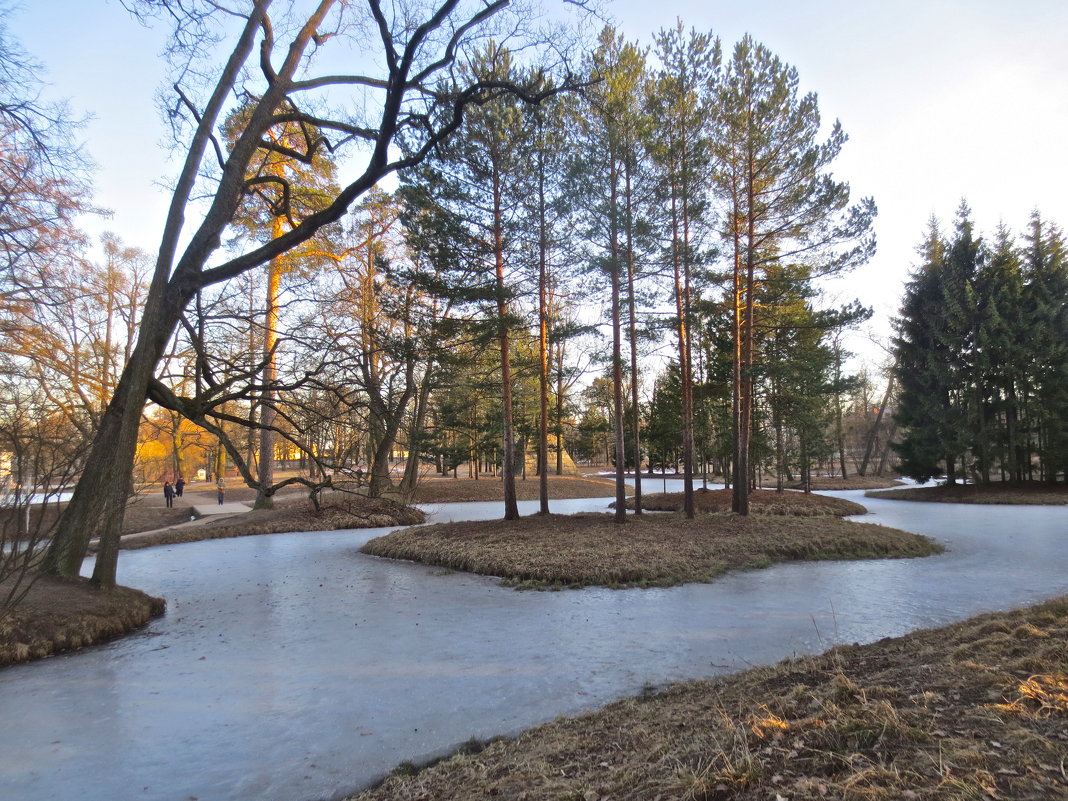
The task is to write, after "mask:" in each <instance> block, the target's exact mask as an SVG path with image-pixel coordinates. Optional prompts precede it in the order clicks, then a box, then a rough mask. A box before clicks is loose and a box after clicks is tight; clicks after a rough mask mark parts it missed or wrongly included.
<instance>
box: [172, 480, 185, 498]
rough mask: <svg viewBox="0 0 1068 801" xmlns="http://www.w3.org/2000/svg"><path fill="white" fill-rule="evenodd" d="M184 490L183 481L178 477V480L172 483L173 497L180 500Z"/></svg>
mask: <svg viewBox="0 0 1068 801" xmlns="http://www.w3.org/2000/svg"><path fill="white" fill-rule="evenodd" d="M184 489H185V479H184V478H182V477H181V476H178V480H177V481H175V482H174V497H176V498H181V497H182V490H184Z"/></svg>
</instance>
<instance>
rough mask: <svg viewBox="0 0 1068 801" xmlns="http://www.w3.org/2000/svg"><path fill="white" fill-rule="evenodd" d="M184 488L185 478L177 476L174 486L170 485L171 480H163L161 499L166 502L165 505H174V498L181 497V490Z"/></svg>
mask: <svg viewBox="0 0 1068 801" xmlns="http://www.w3.org/2000/svg"><path fill="white" fill-rule="evenodd" d="M184 490H185V479H184V478H182V477H181V476H178V480H177V481H175V482H174V486H173V487H172V486H171V482H169V481H164V482H163V499H164V500H165V501H166V502H167V507H168V508H170V507H172V506H174V499H175V498H181V497H182V492H183V491H184Z"/></svg>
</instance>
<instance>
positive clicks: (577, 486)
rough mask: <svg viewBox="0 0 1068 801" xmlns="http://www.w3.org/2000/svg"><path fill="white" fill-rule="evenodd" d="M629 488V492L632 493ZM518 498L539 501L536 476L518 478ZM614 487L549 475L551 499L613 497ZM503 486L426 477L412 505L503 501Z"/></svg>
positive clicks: (603, 482)
mask: <svg viewBox="0 0 1068 801" xmlns="http://www.w3.org/2000/svg"><path fill="white" fill-rule="evenodd" d="M630 491H631V490H630V488H629V487H628V492H630ZM515 492H516V498H517V499H518V500H521V501H536V500H537V499H538V498H539V497H540V496H539V494H538V493H539V483H538V478H537V476H530V477H528V478H527V479H525V480H524V479H517V480H516V482H515ZM614 495H615V484H614V483H613V482H612V481H607V480H605V479H602V478H586V477H582V476H549V497H550V498H611V497H613V496H614ZM503 500H504V485H503V484H502V483H501V480H500V479H499V478H494V477H492V476H483V477H482V478H480V479H478V480H477V481H476V480H474V479H470V478H436V477H432V478H424V479H423V480H422V481H420V482H419V486H418V487H417V488H416V490H415V497H414V499H413V500H412V502H413V503H473V502H478V501H503Z"/></svg>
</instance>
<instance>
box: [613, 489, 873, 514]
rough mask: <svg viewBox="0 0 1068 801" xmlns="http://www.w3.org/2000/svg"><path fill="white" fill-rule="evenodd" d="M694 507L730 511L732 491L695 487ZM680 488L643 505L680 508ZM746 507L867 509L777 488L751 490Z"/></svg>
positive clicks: (758, 510)
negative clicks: (696, 488) (781, 490)
mask: <svg viewBox="0 0 1068 801" xmlns="http://www.w3.org/2000/svg"><path fill="white" fill-rule="evenodd" d="M693 502H694V507H695V508H696V509H697V511H698V512H729V511H730V510H731V491H730V490H729V489H718V490H706V489H699V490H695V491H694V494H693ZM682 503H683V497H682V493H681V492H668V493H662V492H659V493H654V494H652V495H643V496H642V508H643V509H648V510H651V511H659V512H678V511H681V510H682ZM749 507H750V512H752V513H753V514H764V515H796V516H798V517H822V516H827V515H831V516H835V517H846V516H847V515H862V514H865V513H866V512H867V511H868V510H867V509H865V508H864V507H863V506H861V505H860V504H859V503H854V502H853V501H847V500H844V499H842V498H831V497H829V496H827V495H806V494H804V493H801V492H793V491H791V492H776V491H775V490H750V492H749ZM627 508H628V509H633V508H634V501H633V500H629V501H627Z"/></svg>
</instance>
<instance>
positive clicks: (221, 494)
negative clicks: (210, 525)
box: [219, 484, 226, 506]
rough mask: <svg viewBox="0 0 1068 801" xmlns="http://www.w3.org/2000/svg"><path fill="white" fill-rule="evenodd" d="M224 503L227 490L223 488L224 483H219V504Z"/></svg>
mask: <svg viewBox="0 0 1068 801" xmlns="http://www.w3.org/2000/svg"><path fill="white" fill-rule="evenodd" d="M224 503H226V490H225V489H223V487H222V485H221V484H220V485H219V506H222V505H223V504H224Z"/></svg>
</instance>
